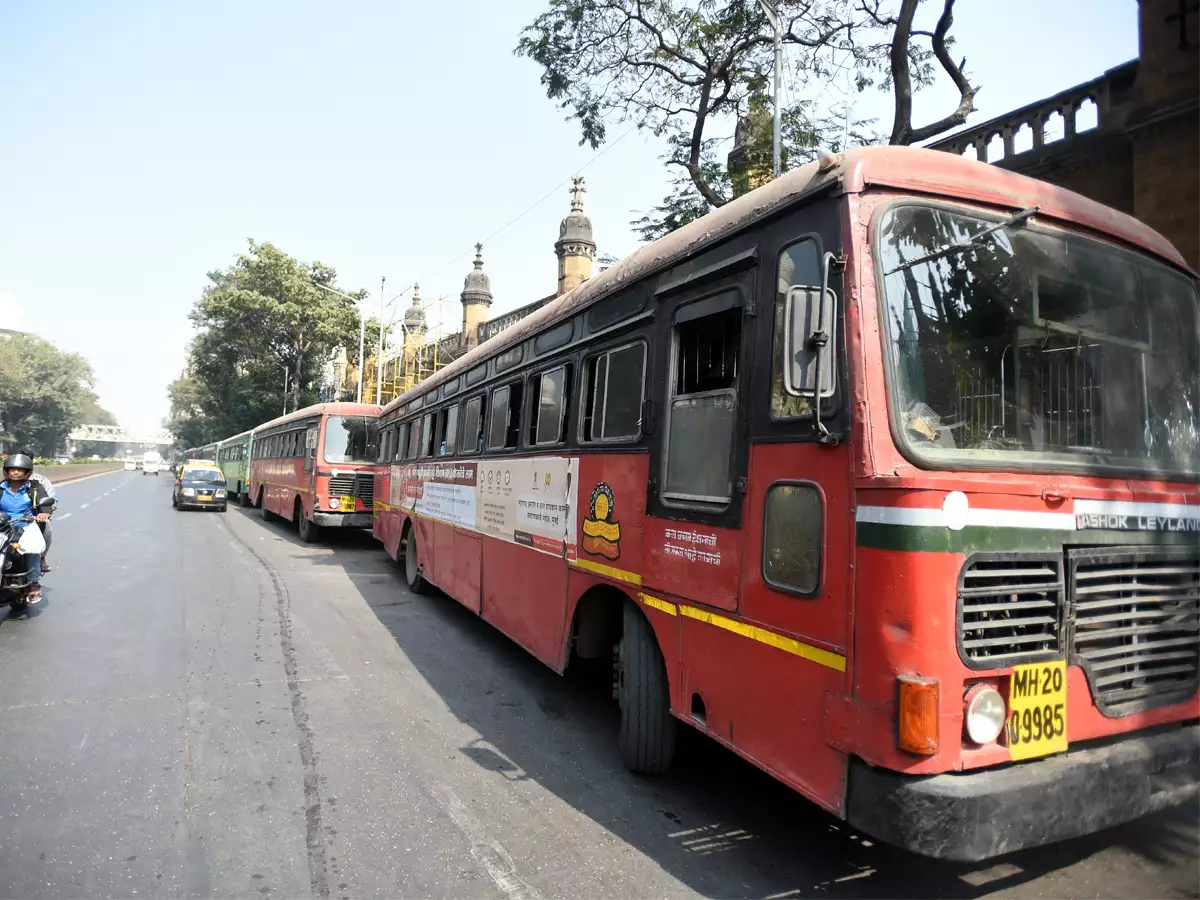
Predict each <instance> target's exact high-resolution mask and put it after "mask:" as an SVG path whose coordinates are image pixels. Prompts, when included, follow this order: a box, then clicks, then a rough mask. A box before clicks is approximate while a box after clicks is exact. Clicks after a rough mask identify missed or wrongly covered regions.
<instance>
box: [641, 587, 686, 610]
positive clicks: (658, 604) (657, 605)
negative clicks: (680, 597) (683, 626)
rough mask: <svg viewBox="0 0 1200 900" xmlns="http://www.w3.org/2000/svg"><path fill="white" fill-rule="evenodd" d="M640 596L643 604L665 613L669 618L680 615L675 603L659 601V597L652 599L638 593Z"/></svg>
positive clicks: (647, 595)
mask: <svg viewBox="0 0 1200 900" xmlns="http://www.w3.org/2000/svg"><path fill="white" fill-rule="evenodd" d="M638 596H639V597H640V598H641V599H642V602H643V603H645V604H646V605H647V606H649V607H650V608H651V609H657V610H659V611H661V612H665V613H666V614H667V615H668V616H675V615H678V613H677V612H676V611H675V604H674V603H668V602H667V601H666V600H659V599H658V598H657V597H651V596H650V595H649V594H643V593H641V592H640V591H639V592H638Z"/></svg>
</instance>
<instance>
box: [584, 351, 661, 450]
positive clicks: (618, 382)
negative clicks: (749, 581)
mask: <svg viewBox="0 0 1200 900" xmlns="http://www.w3.org/2000/svg"><path fill="white" fill-rule="evenodd" d="M645 375H646V345H645V344H643V343H641V342H638V343H636V344H626V345H625V346H624V347H617V348H615V349H613V350H608V351H606V352H604V353H600V354H598V355H596V356H592V357H589V358H588V359H587V361H586V362H585V363H584V368H583V391H582V397H583V404H584V406H583V420H582V423H581V425H582V427H581V429H580V439H581V440H582V441H583V442H584V443H604V442H609V441H636V440H637V439H638V438H639V437H641V434H642V399H643V397H644V394H643V390H644V382H645Z"/></svg>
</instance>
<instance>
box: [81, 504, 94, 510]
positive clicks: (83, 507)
mask: <svg viewBox="0 0 1200 900" xmlns="http://www.w3.org/2000/svg"><path fill="white" fill-rule="evenodd" d="M89 506H91V504H90V503H80V504H79V508H80V509H87V508H88V507H89Z"/></svg>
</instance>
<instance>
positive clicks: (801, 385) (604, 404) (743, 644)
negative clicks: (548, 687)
mask: <svg viewBox="0 0 1200 900" xmlns="http://www.w3.org/2000/svg"><path fill="white" fill-rule="evenodd" d="M1196 289H1197V282H1196V276H1195V274H1194V273H1193V272H1191V271H1190V270H1189V269H1188V268H1187V266H1186V265H1185V263H1184V261H1183V259H1182V258H1181V257H1180V255H1179V253H1178V252H1176V250H1175V249H1174V248H1173V247H1172V246H1171V245H1170V244H1169V243H1168V242H1167V241H1165V240H1164V239H1163V238H1162V237H1160V236H1159V235H1158V234H1156V233H1155V232H1153V231H1152V230H1150V229H1149V228H1147V227H1146V226H1144V225H1142V224H1141V223H1139V222H1137V221H1136V220H1134V219H1132V218H1130V217H1129V216H1126V215H1124V214H1121V213H1118V212H1115V211H1113V210H1111V209H1108V208H1106V207H1104V206H1101V205H1099V204H1097V203H1094V202H1092V201H1090V200H1087V199H1084V198H1083V197H1080V196H1077V195H1075V194H1072V193H1070V192H1068V191H1065V190H1062V189H1060V188H1057V187H1052V186H1050V185H1047V184H1044V183H1041V182H1038V181H1035V180H1032V179H1029V178H1026V177H1023V176H1020V175H1016V174H1013V173H1011V172H1008V171H1005V170H1003V169H1000V168H996V167H993V166H988V165H986V164H983V163H978V162H974V161H970V160H965V159H962V158H959V157H956V156H953V155H950V154H947V153H942V152H937V151H929V150H920V149H913V148H897V147H887V148H864V149H860V150H854V151H851V152H848V153H846V154H844V155H842V156H837V157H832V156H823V158H822V159H821V161H819V162H818V163H814V164H811V165H808V166H805V167H803V168H801V169H798V170H796V171H793V172H791V173H788V174H786V175H784V176H783V177H781V178H779V179H777V180H776V181H774V182H772V183H771V184H769V185H766V186H764V187H761V188H759V189H758V190H756V191H754V192H752V193H750V194H747V195H746V196H743V197H741V198H739V199H736V200H734V201H733V202H731V203H729V204H728V205H726V206H724V207H722V208H721V209H719V210H717V211H715V212H713V213H711V214H709V215H708V216H706V217H704V218H702V219H700V220H699V221H696V222H692V223H691V224H689V225H686V226H684V227H682V228H680V229H679V230H678V231H676V232H674V233H673V234H671V235H670V236H668V237H666V238H664V239H663V240H661V241H659V242H657V243H655V244H652V245H650V246H647V247H644V248H642V249H640V250H639V251H637V252H636V253H634V254H633V255H631V256H630V257H629V258H627V259H625V260H623V261H622V262H621V263H620V264H618V265H616V266H614V267H612V268H610V269H608V270H607V271H605V272H603V273H601V274H600V275H598V276H596V277H595V278H592V279H591V280H589V281H587V282H585V283H584V284H583V285H582V286H580V287H579V288H578V289H576V290H574V291H572V292H571V293H569V294H567V295H565V296H563V297H560V298H558V299H556V300H554V301H552V302H551V303H550V304H548V305H547V306H545V307H543V308H542V309H540V310H538V311H537V312H535V313H533V314H532V315H530V316H529V317H528V318H526V319H523V320H521V321H520V322H519V323H517V324H516V325H514V326H513V327H511V328H509V329H508V330H506V331H503V332H501V333H500V334H498V335H496V336H495V337H493V338H492V339H491V340H489V341H487V342H486V343H484V344H483V345H482V346H480V347H478V348H475V349H474V350H472V351H471V352H470V353H468V354H467V355H465V356H464V357H463V358H461V359H459V360H457V361H455V362H454V363H453V364H451V365H449V366H447V367H446V368H445V369H442V370H441V371H439V372H438V373H436V374H435V375H433V376H432V377H431V378H429V379H428V380H426V381H424V382H422V383H421V384H419V385H418V386H417V387H415V388H414V389H412V390H410V391H408V392H407V393H405V394H403V395H402V396H400V397H398V398H397V399H396V400H395V401H394V402H392V403H390V404H388V405H387V406H386V407H385V408H384V410H383V413H382V414H381V418H380V428H381V440H380V461H381V463H383V465H381V467H380V470H379V472H378V474H377V482H376V489H375V495H376V497H377V498H378V500H377V504H376V509H377V512H376V519H375V535H376V536H377V538H378V539H379V540H380V541H381V542H382V543H383V545H384V547H385V548H386V550H387V552H388V553H389V554H390V555H391V556H392V557H394V558H397V559H403V561H404V566H405V571H406V574H407V578H408V583H409V584H410V585H411V586H412V587H413V588H414V589H415V590H423V589H424V588H425V587H426V586H427V585H429V584H432V585H436V586H437V587H438V588H440V589H441V590H443V591H444V592H445V593H446V594H448V595H450V597H452V598H454V600H456V601H458V602H459V603H462V604H463V605H465V606H467V607H468V608H469V609H471V610H473V611H475V612H476V613H478V614H479V615H481V616H482V617H483V618H484V619H486V620H487V621H488V622H490V623H492V624H493V625H495V626H496V627H497V628H499V629H501V630H502V631H503V632H504V633H506V634H507V635H509V636H510V637H511V638H512V639H513V640H515V641H517V642H518V643H520V644H521V645H522V646H523V647H525V648H526V649H528V650H529V652H530V653H532V654H534V655H535V656H536V657H537V658H538V659H540V660H542V661H543V662H544V663H545V664H546V665H548V666H550V667H551V668H553V669H555V670H557V671H559V672H562V671H563V670H565V669H566V668H567V666H568V665H569V664H570V663H571V661H572V660H573V659H576V658H589V657H604V656H606V655H607V654H609V653H611V652H612V649H613V646H614V644H615V645H616V646H617V660H616V676H615V685H614V693H615V695H616V697H617V699H618V703H619V706H620V714H621V715H620V733H619V735H618V746H619V750H620V753H621V755H622V757H623V759H624V762H625V763H626V765H628V766H629V767H630V768H632V769H634V770H636V771H641V772H660V771H662V770H664V769H665V768H666V767H667V766H668V765H669V764H670V761H671V756H672V753H673V750H674V740H675V727H676V723H677V722H682V723H685V724H687V725H690V726H692V727H694V728H697V729H700V730H701V731H703V732H705V733H706V734H708V735H710V736H711V737H712V738H714V739H715V740H717V741H720V742H721V743H722V744H724V745H725V746H727V747H729V748H730V749H732V750H733V751H735V752H737V753H738V754H740V755H741V756H743V757H745V758H746V759H747V760H750V761H751V762H752V763H754V764H755V765H757V766H760V767H761V768H762V769H764V770H766V771H767V772H769V773H771V774H772V775H773V776H775V777H776V778H777V779H779V780H780V781H782V782H784V783H785V784H787V785H789V786H790V787H792V788H794V789H795V790H797V791H799V792H800V793H802V794H804V795H805V796H807V797H808V798H810V799H811V800H813V801H814V802H816V803H818V804H820V805H821V806H823V807H824V808H825V809H827V810H829V811H831V812H832V813H834V814H836V815H838V816H841V817H844V818H845V819H847V820H848V821H849V822H850V823H852V824H853V825H854V826H855V827H856V828H859V829H861V830H862V831H864V832H867V833H870V834H872V835H874V836H876V837H878V838H881V839H883V840H885V841H888V842H890V843H893V844H895V845H899V846H902V847H906V848H908V849H910V850H913V851H916V852H919V853H923V854H927V855H930V856H935V857H943V858H953V859H962V860H978V859H983V858H987V857H991V856H994V855H997V854H1000V853H1006V852H1009V851H1012V850H1016V849H1018V848H1021V847H1024V846H1029V845H1034V844H1041V843H1045V842H1049V841H1054V840H1059V839H1063V838H1067V837H1072V836H1075V835H1079V834H1083V833H1086V832H1091V831H1095V830H1097V829H1100V828H1104V827H1107V826H1110V825H1113V824H1117V823H1120V822H1123V821H1127V820H1129V819H1132V818H1134V817H1136V816H1139V815H1142V814H1145V813H1147V812H1149V811H1152V810H1156V809H1159V808H1162V807H1163V806H1167V805H1171V804H1174V803H1181V802H1185V801H1189V800H1191V801H1192V802H1194V798H1195V797H1196V795H1197V775H1198V772H1200V768H1198V766H1200V761H1198V747H1200V725H1198V724H1197V720H1198V717H1200V694H1198V693H1197V688H1198V681H1197V671H1198V668H1200V541H1198V537H1200V490H1198V488H1197V477H1198V475H1200V359H1198V347H1200V324H1198V321H1200V317H1198V310H1197V290H1196Z"/></svg>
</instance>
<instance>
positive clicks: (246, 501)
mask: <svg viewBox="0 0 1200 900" xmlns="http://www.w3.org/2000/svg"><path fill="white" fill-rule="evenodd" d="M238 499H239V500H240V501H241V504H242V506H244V507H246V508H247V509H249V508H251V507H253V506H254V501H253V500H252V499H251V498H250V487H249V485H245V484H244V485H242V492H241V493H240V494H239V495H238Z"/></svg>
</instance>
